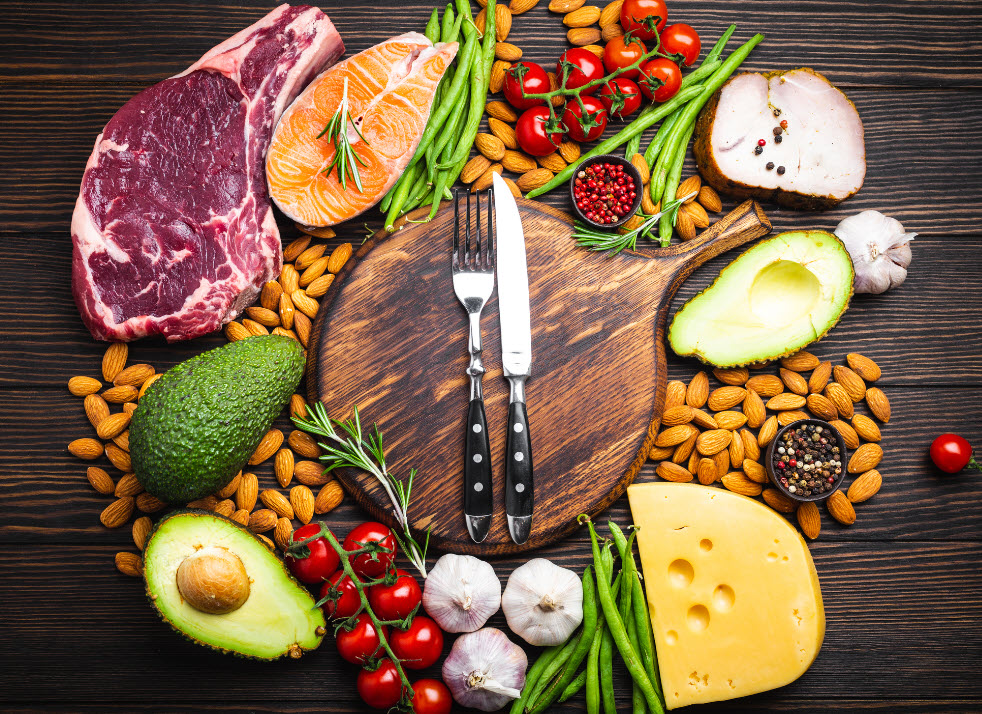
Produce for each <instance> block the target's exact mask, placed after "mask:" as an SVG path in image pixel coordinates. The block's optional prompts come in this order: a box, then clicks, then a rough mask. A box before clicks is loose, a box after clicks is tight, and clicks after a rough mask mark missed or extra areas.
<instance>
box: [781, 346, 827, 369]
mask: <svg viewBox="0 0 982 714" xmlns="http://www.w3.org/2000/svg"><path fill="white" fill-rule="evenodd" d="M818 364H819V362H818V357H816V356H815V355H813V354H812V353H811V352H806V351H805V350H800V351H798V352H795V353H794V354H793V355H789V356H787V357H784V358H782V359H781V366H782V367H784V368H785V369H790V370H791V371H792V372H808V371H809V370H812V369H815V368H816V367H817V366H818Z"/></svg>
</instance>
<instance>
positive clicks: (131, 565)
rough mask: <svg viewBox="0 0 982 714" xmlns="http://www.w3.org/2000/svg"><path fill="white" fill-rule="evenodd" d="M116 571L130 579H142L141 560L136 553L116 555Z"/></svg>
mask: <svg viewBox="0 0 982 714" xmlns="http://www.w3.org/2000/svg"><path fill="white" fill-rule="evenodd" d="M115 562H116V570H118V571H119V572H121V573H122V574H123V575H129V576H130V577H131V578H142V577H143V558H141V557H140V556H138V555H137V554H136V553H127V552H125V551H124V552H120V553H116V561H115Z"/></svg>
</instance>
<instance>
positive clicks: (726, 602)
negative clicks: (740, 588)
mask: <svg viewBox="0 0 982 714" xmlns="http://www.w3.org/2000/svg"><path fill="white" fill-rule="evenodd" d="M735 602H736V593H735V592H733V588H731V587H730V586H729V585H718V586H717V587H716V589H715V590H713V607H715V608H716V609H717V610H718V611H720V612H726V611H727V610H729V609H730V608H731V607H733V603H735Z"/></svg>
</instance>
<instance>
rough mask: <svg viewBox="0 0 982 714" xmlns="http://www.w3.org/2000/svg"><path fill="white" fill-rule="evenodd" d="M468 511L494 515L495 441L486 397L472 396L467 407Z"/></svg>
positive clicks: (479, 514)
mask: <svg viewBox="0 0 982 714" xmlns="http://www.w3.org/2000/svg"><path fill="white" fill-rule="evenodd" d="M464 458H465V461H464V513H465V514H467V515H468V516H490V515H491V513H492V511H493V509H492V506H491V496H492V493H491V443H490V441H489V440H488V424H487V419H486V418H485V416H484V400H483V399H472V400H471V402H470V405H469V406H468V408H467V437H466V441H465V448H464Z"/></svg>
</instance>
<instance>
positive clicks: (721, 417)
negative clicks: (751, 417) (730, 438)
mask: <svg viewBox="0 0 982 714" xmlns="http://www.w3.org/2000/svg"><path fill="white" fill-rule="evenodd" d="M714 418H715V420H716V424H717V426H718V427H719V428H720V429H729V430H730V431H736V430H737V429H739V428H740V427H741V426H743V425H744V424H746V423H747V415H746V414H743V413H742V412H737V411H731V410H726V411H722V412H719V413H718V414H716V415H715V416H714Z"/></svg>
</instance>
